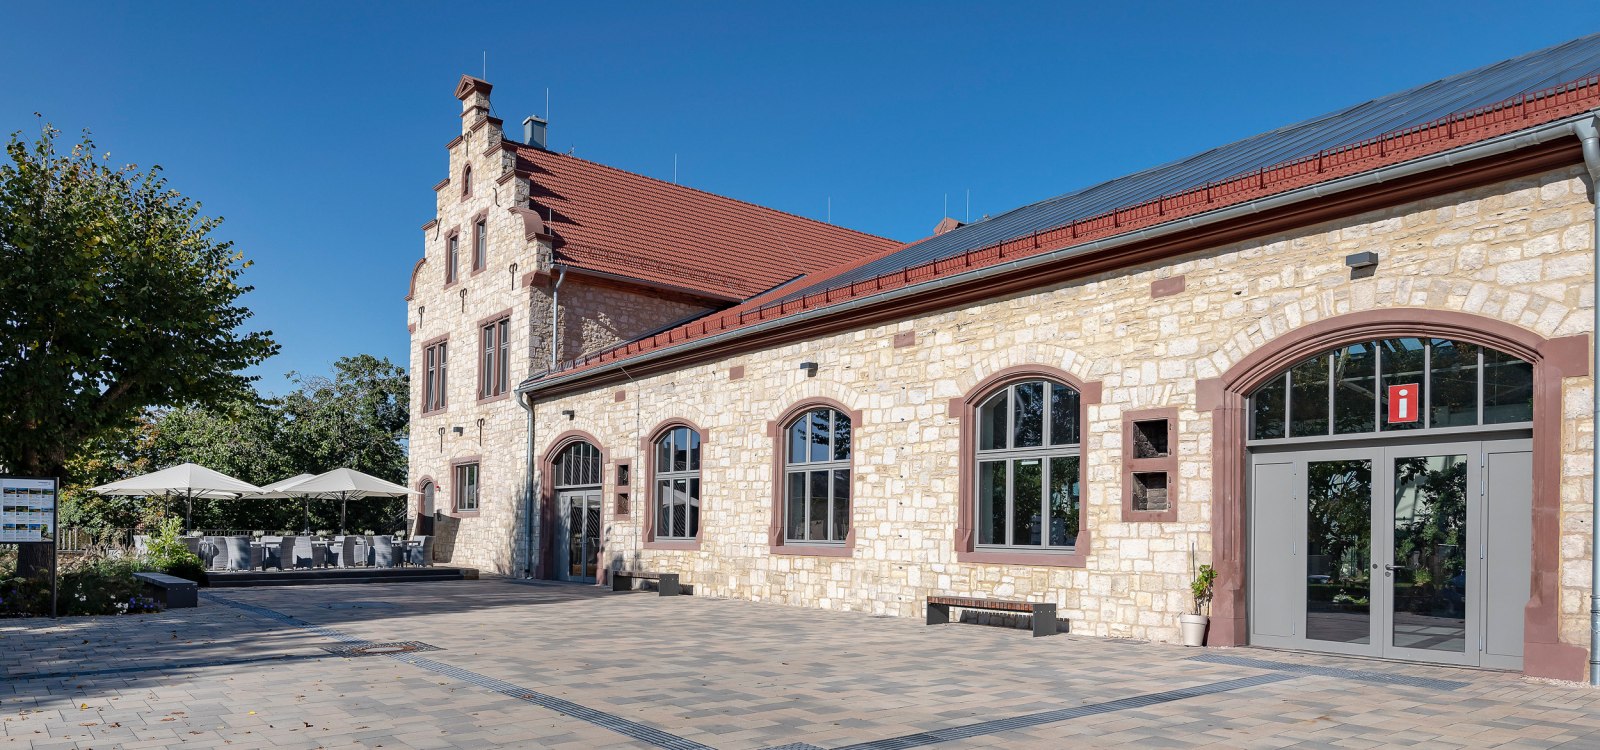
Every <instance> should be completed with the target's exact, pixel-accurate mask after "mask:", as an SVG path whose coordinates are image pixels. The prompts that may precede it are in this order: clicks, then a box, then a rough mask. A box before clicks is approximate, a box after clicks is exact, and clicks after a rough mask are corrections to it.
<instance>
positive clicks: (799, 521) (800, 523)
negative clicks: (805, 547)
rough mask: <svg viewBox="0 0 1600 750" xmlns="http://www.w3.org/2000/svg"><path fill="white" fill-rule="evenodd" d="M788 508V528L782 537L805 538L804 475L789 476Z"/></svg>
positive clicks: (798, 473)
mask: <svg viewBox="0 0 1600 750" xmlns="http://www.w3.org/2000/svg"><path fill="white" fill-rule="evenodd" d="M787 502H788V508H789V515H788V528H786V529H785V530H784V536H785V537H786V538H788V539H796V540H798V539H805V538H806V475H805V472H803V471H797V472H794V473H792V474H790V475H789V491H788V495H787Z"/></svg>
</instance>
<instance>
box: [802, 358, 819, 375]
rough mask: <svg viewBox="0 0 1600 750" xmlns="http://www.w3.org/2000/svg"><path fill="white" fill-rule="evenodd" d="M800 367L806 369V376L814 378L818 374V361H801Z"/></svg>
mask: <svg viewBox="0 0 1600 750" xmlns="http://www.w3.org/2000/svg"><path fill="white" fill-rule="evenodd" d="M800 369H802V370H805V371H806V377H808V378H814V377H816V376H817V363H815V362H801V363H800Z"/></svg>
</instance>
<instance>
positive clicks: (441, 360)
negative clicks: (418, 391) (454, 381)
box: [422, 341, 450, 412]
mask: <svg viewBox="0 0 1600 750" xmlns="http://www.w3.org/2000/svg"><path fill="white" fill-rule="evenodd" d="M449 347H450V342H448V341H440V342H439V343H437V344H433V345H432V346H429V347H427V348H426V349H424V350H423V355H422V356H423V362H424V366H425V368H426V370H427V372H426V373H425V375H424V379H423V381H422V410H423V411H424V412H430V411H438V410H440V409H443V408H444V407H445V405H446V402H445V395H444V394H445V390H446V387H447V385H448V380H447V378H446V371H447V369H448V367H449V359H450V348H449Z"/></svg>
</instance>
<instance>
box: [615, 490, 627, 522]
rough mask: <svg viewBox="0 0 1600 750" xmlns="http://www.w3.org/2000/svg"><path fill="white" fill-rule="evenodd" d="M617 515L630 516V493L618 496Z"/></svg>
mask: <svg viewBox="0 0 1600 750" xmlns="http://www.w3.org/2000/svg"><path fill="white" fill-rule="evenodd" d="M616 514H617V515H619V516H626V515H628V493H626V492H622V493H618V494H617V507H616Z"/></svg>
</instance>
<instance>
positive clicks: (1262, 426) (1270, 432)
mask: <svg viewBox="0 0 1600 750" xmlns="http://www.w3.org/2000/svg"><path fill="white" fill-rule="evenodd" d="M1287 380H1288V379H1287V378H1286V377H1283V376H1280V377H1276V378H1273V379H1272V380H1270V381H1268V382H1267V383H1266V384H1264V385H1262V386H1261V387H1260V388H1257V389H1256V392H1255V395H1253V396H1251V397H1250V401H1251V404H1250V413H1251V420H1250V421H1251V425H1252V426H1251V428H1250V437H1251V438H1252V439H1254V440H1267V439H1270V438H1281V437H1283V429H1284V413H1283V394H1284V390H1285V389H1287V388H1288V385H1287Z"/></svg>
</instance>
